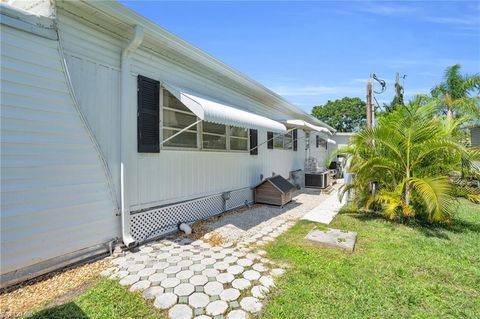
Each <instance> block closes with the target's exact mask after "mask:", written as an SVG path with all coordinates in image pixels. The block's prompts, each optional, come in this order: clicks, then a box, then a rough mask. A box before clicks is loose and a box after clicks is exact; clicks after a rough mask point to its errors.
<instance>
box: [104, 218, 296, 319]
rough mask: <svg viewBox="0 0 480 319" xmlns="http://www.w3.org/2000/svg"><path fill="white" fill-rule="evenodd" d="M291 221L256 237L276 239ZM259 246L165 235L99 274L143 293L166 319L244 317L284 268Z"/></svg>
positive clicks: (259, 304) (259, 305)
mask: <svg viewBox="0 0 480 319" xmlns="http://www.w3.org/2000/svg"><path fill="white" fill-rule="evenodd" d="M292 225H293V222H292V221H290V222H286V221H283V220H280V221H278V222H276V223H274V224H273V225H271V226H270V227H268V228H266V229H264V230H263V231H262V232H261V233H259V234H258V235H259V236H260V237H259V238H261V240H262V241H263V242H264V243H267V242H269V241H272V240H274V238H276V237H277V236H279V235H280V234H281V233H282V232H284V231H286V230H287V229H288V228H289V227H290V226H292ZM256 246H257V245H252V244H249V243H246V242H240V243H238V244H236V245H233V244H232V243H226V244H224V245H222V246H211V245H210V244H208V243H205V242H203V241H201V240H196V241H193V240H191V239H186V238H171V239H163V240H160V241H157V242H154V243H148V244H146V245H143V246H141V247H140V249H139V251H137V252H133V253H132V252H126V253H125V256H123V257H117V258H115V259H113V260H112V263H113V264H114V265H115V267H112V268H109V269H107V270H105V271H104V272H103V273H102V275H103V276H108V277H109V278H111V279H116V280H119V283H120V284H121V285H124V286H130V288H129V289H130V291H143V296H144V297H145V298H148V299H154V306H155V307H157V308H160V309H169V310H168V315H169V317H170V318H193V317H195V318H247V317H248V313H257V312H259V311H260V310H261V309H262V306H263V305H262V302H261V299H263V298H264V297H265V296H266V294H267V293H268V292H269V291H270V290H271V289H272V288H273V287H274V286H275V283H274V282H275V280H274V277H276V276H279V275H281V274H283V272H284V268H285V266H280V265H276V264H275V263H273V262H271V261H270V260H268V259H267V258H265V257H264V255H265V254H266V252H265V251H263V250H261V249H258V247H256Z"/></svg>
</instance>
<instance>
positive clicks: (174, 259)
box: [167, 256, 182, 264]
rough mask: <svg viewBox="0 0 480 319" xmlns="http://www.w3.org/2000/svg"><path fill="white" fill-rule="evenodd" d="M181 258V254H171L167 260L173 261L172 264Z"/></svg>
mask: <svg viewBox="0 0 480 319" xmlns="http://www.w3.org/2000/svg"><path fill="white" fill-rule="evenodd" d="M180 260H182V257H180V256H171V257H168V258H167V262H169V263H171V264H176V263H178V262H179V261H180Z"/></svg>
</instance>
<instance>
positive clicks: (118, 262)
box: [112, 257, 127, 265]
mask: <svg viewBox="0 0 480 319" xmlns="http://www.w3.org/2000/svg"><path fill="white" fill-rule="evenodd" d="M126 261H127V258H125V257H118V258H115V259H112V264H114V265H122V264H124V263H125V262H126Z"/></svg>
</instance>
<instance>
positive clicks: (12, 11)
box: [0, 2, 58, 40]
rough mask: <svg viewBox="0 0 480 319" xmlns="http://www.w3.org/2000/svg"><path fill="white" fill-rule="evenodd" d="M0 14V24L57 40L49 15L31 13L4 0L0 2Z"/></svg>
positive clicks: (52, 21)
mask: <svg viewBox="0 0 480 319" xmlns="http://www.w3.org/2000/svg"><path fill="white" fill-rule="evenodd" d="M0 15H1V19H0V22H1V24H4V25H8V26H10V27H12V28H15V29H18V30H22V31H25V32H29V33H33V34H36V35H39V36H41V37H44V38H47V39H50V40H58V35H57V31H56V30H55V23H54V20H53V19H51V18H49V17H45V16H41V15H36V14H32V13H30V12H28V11H26V10H23V9H21V8H17V7H14V6H11V5H9V4H8V3H4V2H1V3H0Z"/></svg>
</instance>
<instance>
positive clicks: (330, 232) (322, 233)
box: [304, 228, 357, 252]
mask: <svg viewBox="0 0 480 319" xmlns="http://www.w3.org/2000/svg"><path fill="white" fill-rule="evenodd" d="M304 240H305V241H307V242H309V243H311V244H314V245H320V246H329V247H335V248H340V249H343V250H347V251H350V252H352V251H353V249H354V247H355V242H356V241H357V233H355V232H350V231H343V230H340V229H332V228H329V229H327V230H318V229H312V230H311V231H310V232H309V233H308V234H307V236H305V238H304Z"/></svg>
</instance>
